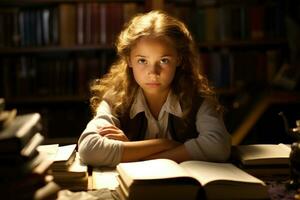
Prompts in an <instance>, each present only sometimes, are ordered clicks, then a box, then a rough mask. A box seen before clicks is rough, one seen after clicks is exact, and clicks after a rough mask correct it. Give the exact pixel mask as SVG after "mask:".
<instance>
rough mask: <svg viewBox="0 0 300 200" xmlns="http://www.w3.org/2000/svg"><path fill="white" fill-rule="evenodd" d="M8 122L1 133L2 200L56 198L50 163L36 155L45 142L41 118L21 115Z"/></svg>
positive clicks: (0, 189) (0, 177) (43, 157)
mask: <svg viewBox="0 0 300 200" xmlns="http://www.w3.org/2000/svg"><path fill="white" fill-rule="evenodd" d="M9 120H10V122H9V124H7V125H6V126H5V127H3V128H2V129H1V131H0V159H1V166H0V193H1V198H4V199H47V198H50V197H51V198H52V197H53V198H54V197H56V195H57V192H58V190H59V187H58V185H56V184H55V183H54V182H53V181H52V179H53V177H52V176H49V175H48V173H47V172H48V169H49V167H50V165H51V162H50V161H49V160H47V159H46V157H45V155H43V154H40V153H39V152H38V151H37V147H38V145H40V144H41V143H42V142H43V139H44V137H43V136H42V135H41V134H40V132H41V130H42V126H41V116H40V114H38V113H30V114H25V115H19V116H15V117H11V119H9ZM15 191H18V192H15Z"/></svg>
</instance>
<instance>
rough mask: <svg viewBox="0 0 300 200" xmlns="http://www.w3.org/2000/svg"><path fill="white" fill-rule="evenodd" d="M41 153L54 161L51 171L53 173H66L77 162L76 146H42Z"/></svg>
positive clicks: (39, 149) (39, 148)
mask: <svg viewBox="0 0 300 200" xmlns="http://www.w3.org/2000/svg"><path fill="white" fill-rule="evenodd" d="M37 149H38V151H39V152H40V153H43V154H45V155H46V156H47V157H48V159H49V160H52V162H53V163H52V165H51V169H52V170H53V171H66V170H68V168H69V167H70V166H71V164H72V163H73V162H74V160H75V156H76V144H70V145H64V146H59V145H58V144H51V145H40V146H39V147H38V148H37Z"/></svg>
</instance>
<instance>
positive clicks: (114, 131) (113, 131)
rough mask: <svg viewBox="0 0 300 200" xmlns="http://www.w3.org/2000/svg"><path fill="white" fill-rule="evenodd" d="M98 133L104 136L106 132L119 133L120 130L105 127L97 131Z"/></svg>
mask: <svg viewBox="0 0 300 200" xmlns="http://www.w3.org/2000/svg"><path fill="white" fill-rule="evenodd" d="M99 134H100V135H102V136H105V135H107V134H120V130H116V129H106V130H101V131H100V132H99Z"/></svg>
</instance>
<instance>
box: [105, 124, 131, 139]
mask: <svg viewBox="0 0 300 200" xmlns="http://www.w3.org/2000/svg"><path fill="white" fill-rule="evenodd" d="M99 134H100V135H101V136H103V137H107V138H109V139H114V140H120V141H129V140H128V138H127V136H126V135H125V134H124V132H123V131H122V130H121V129H119V128H118V127H116V126H105V127H102V128H100V129H99Z"/></svg>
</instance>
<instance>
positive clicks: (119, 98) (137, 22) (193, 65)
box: [90, 11, 221, 116]
mask: <svg viewBox="0 0 300 200" xmlns="http://www.w3.org/2000/svg"><path fill="white" fill-rule="evenodd" d="M142 37H151V38H165V39H168V40H170V41H171V42H172V43H173V44H175V45H174V46H175V48H176V50H177V52H178V53H179V55H180V59H181V65H180V66H179V67H177V69H176V73H175V76H174V80H173V82H172V91H173V92H174V93H175V95H177V96H178V98H179V101H180V103H181V105H182V106H183V107H184V109H183V110H184V111H185V112H184V116H186V115H187V114H188V113H189V112H190V110H191V108H192V104H193V102H192V101H193V99H195V98H193V97H194V96H195V95H200V96H201V97H204V98H208V99H210V100H211V102H213V103H214V105H215V108H216V109H217V110H220V108H221V107H220V105H219V103H218V101H217V98H216V95H215V92H214V90H213V89H212V88H211V87H210V86H209V84H208V80H207V78H206V77H205V76H204V75H203V74H202V73H201V61H200V56H199V52H198V48H197V45H196V43H195V41H194V39H193V37H192V35H191V34H190V32H189V31H188V29H187V27H186V26H185V24H184V23H182V22H181V21H180V20H178V19H176V18H174V17H172V16H170V15H168V14H167V13H165V12H163V11H151V12H148V13H145V14H139V15H137V16H135V17H134V18H133V19H132V20H131V21H129V22H128V23H127V24H125V26H124V28H123V31H121V33H120V34H119V36H118V38H117V41H116V43H115V46H116V50H117V60H116V62H115V63H113V64H112V66H111V68H110V70H109V72H108V73H107V74H106V75H104V76H103V78H101V79H96V80H94V82H93V83H92V84H91V87H90V90H91V94H92V97H91V99H90V106H91V109H92V111H93V112H94V114H95V113H96V111H97V107H98V106H99V103H100V102H101V101H102V100H105V101H107V102H108V103H109V104H110V106H111V108H112V113H113V114H114V115H116V116H122V115H123V114H124V113H125V112H126V111H128V109H129V107H130V106H131V104H132V102H133V99H134V97H135V95H136V92H137V89H138V88H139V86H138V84H137V82H136V81H135V79H134V76H133V72H132V68H130V67H129V65H128V62H127V61H128V60H129V55H130V51H131V49H132V47H134V45H135V44H136V42H137V41H138V39H140V38H142ZM187 97H188V98H187Z"/></svg>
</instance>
